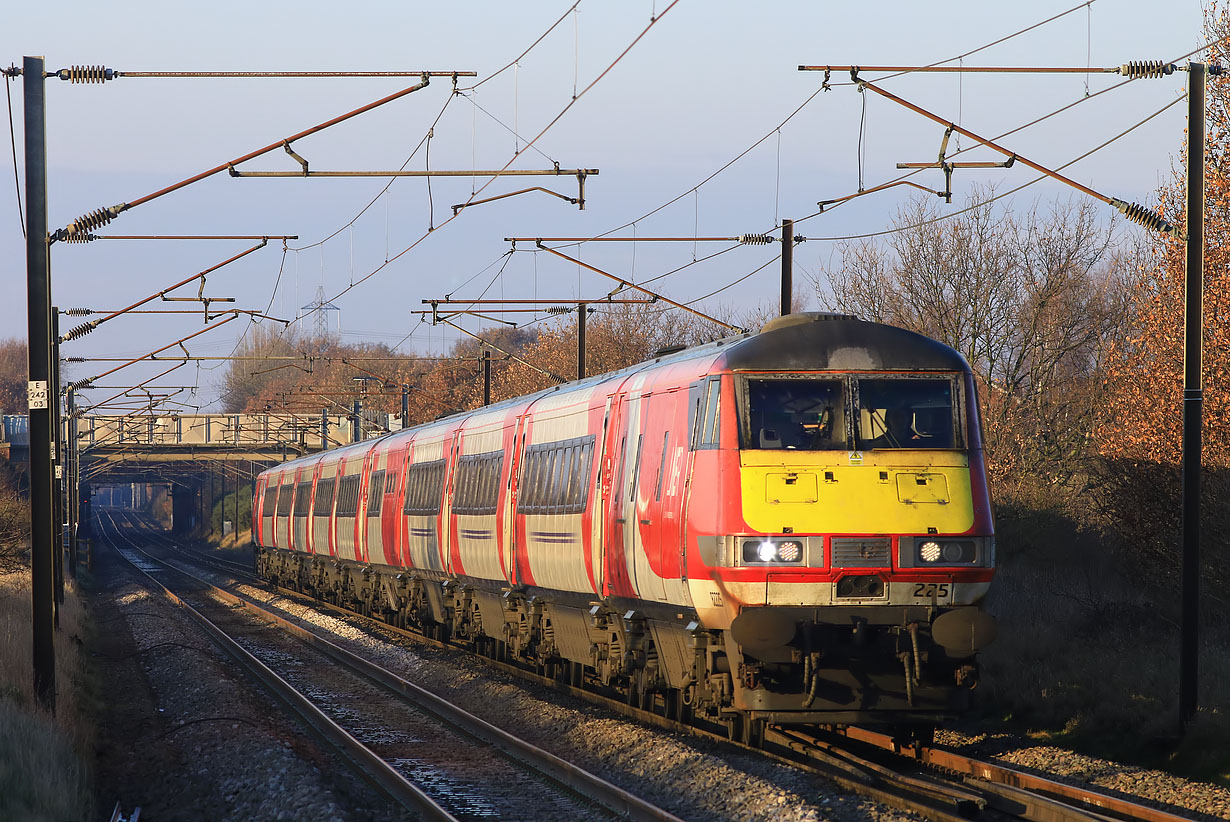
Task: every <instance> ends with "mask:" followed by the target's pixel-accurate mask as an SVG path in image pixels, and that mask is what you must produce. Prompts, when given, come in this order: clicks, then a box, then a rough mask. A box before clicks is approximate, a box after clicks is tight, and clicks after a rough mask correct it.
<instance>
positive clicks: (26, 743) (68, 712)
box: [0, 570, 93, 820]
mask: <svg viewBox="0 0 1230 822" xmlns="http://www.w3.org/2000/svg"><path fill="white" fill-rule="evenodd" d="M30 610H31V606H30V575H29V571H28V570H24V571H19V572H14V573H8V574H4V575H3V576H0V819H6V820H7V819H13V820H39V819H47V820H63V819H87V818H89V817H90V815H91V814H92V812H93V808H92V798H91V790H90V775H89V766H88V764H87V757H88V756H89V752H90V751H91V750H92V747H93V745H92V742H93V738H92V732H91V730H90V728H91V726H90V724H89V722H88V720H87V719H86V718H85V715H86V714H87V713H88V702H89V701H90V699H91V697H90V693H91V689H90V686H89V682H88V681H87V679H86V675H85V672H84V668H83V665H82V659H81V655H80V653H79V650H78V649H79V648H80V646H81V640H82V637H83V633H82V631H83V626H84V624H85V622H84V617H85V615H84V613H83V611H82V608H81V603H80V600H79V599H78V598H77V592H76V591H75V590H74V589H73V588H72V587H71V586H68V587H66V590H65V601H64V603H63V605H62V606H61V609H60V630H58V631H57V632H56V634H55V642H56V714H55V716H54V717H53V716H50V715H49V714H47V713H46V712H45V711H43V710H41V709H39V708H38V706H37V704H36V700H35V698H34V683H33V674H32V670H31V658H32V653H33V652H32V641H31V632H30Z"/></svg>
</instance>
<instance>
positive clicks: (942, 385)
mask: <svg viewBox="0 0 1230 822" xmlns="http://www.w3.org/2000/svg"><path fill="white" fill-rule="evenodd" d="M856 385H857V392H858V416H857V420H858V425H857V426H856V429H857V430H856V438H857V447H858V449H859V450H876V449H883V448H955V447H957V436H956V424H955V415H954V413H953V381H952V380H951V379H916V378H911V379H905V378H897V379H859V380H856Z"/></svg>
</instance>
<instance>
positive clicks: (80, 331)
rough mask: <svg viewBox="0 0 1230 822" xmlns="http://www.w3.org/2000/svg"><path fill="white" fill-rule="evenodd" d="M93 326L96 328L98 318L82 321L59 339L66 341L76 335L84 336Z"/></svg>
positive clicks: (73, 338) (75, 337)
mask: <svg viewBox="0 0 1230 822" xmlns="http://www.w3.org/2000/svg"><path fill="white" fill-rule="evenodd" d="M95 328H98V320H90V321H89V322H88V323H82V324H81V325H79V326H77V327H76V328H74V329H72V330H71V331H69V332H68V333H67V334H65V335H64V336H62V337H60V341H61V342H68V341H69V340H75V339H77V338H78V337H84V336H85V335H86V334H89V333H90V332H91V331H93V330H94V329H95Z"/></svg>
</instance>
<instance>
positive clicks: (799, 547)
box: [743, 539, 803, 564]
mask: <svg viewBox="0 0 1230 822" xmlns="http://www.w3.org/2000/svg"><path fill="white" fill-rule="evenodd" d="M802 561H803V543H802V542H801V541H800V540H795V539H791V540H783V541H779V542H774V541H773V540H771V539H749V540H745V541H744V543H743V562H744V563H745V564H746V563H758V564H766V563H772V562H802Z"/></svg>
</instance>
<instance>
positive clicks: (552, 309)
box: [547, 305, 572, 314]
mask: <svg viewBox="0 0 1230 822" xmlns="http://www.w3.org/2000/svg"><path fill="white" fill-rule="evenodd" d="M547 313H548V314H571V313H572V306H569V305H552V306H549V307H548V308H547Z"/></svg>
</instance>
